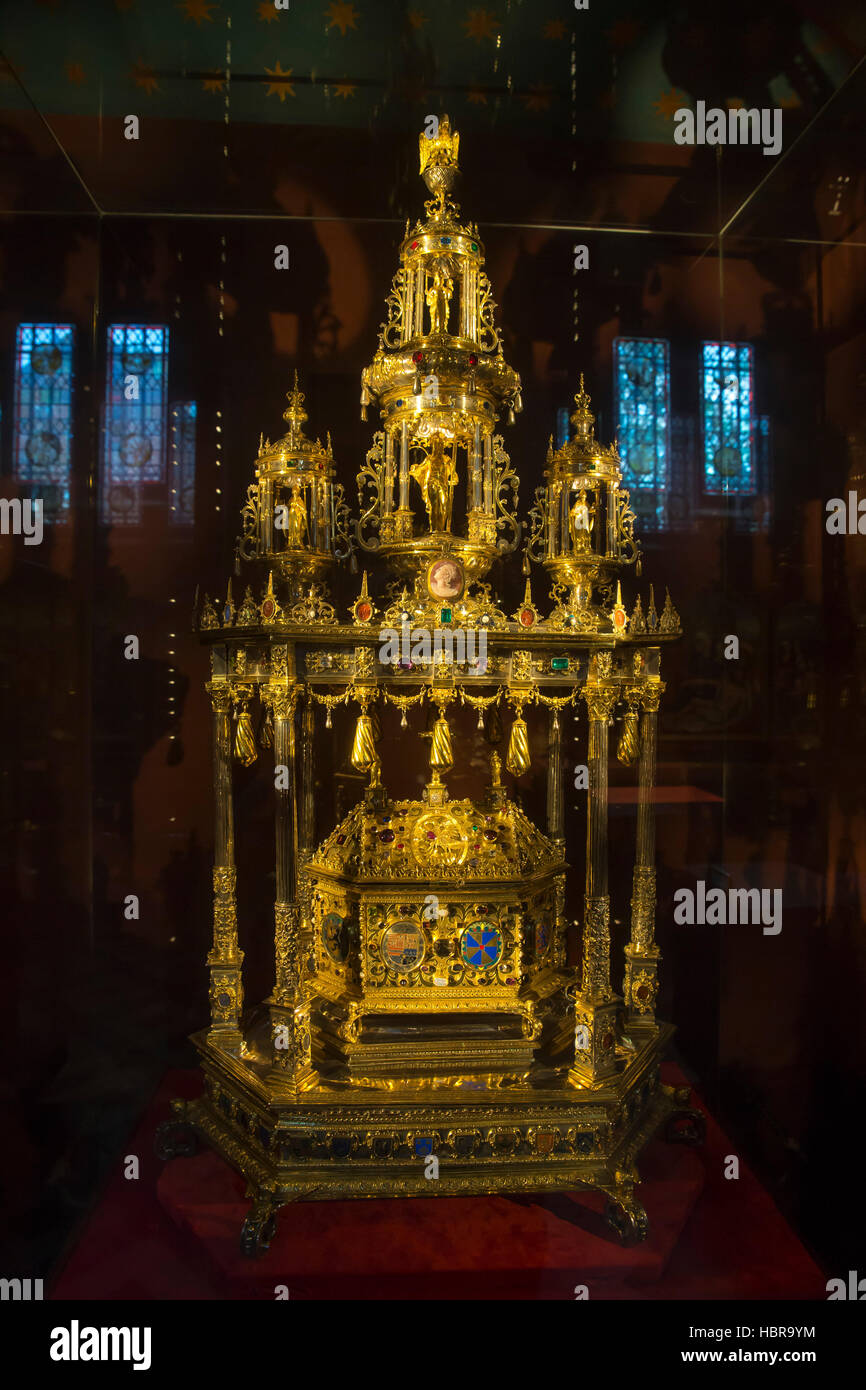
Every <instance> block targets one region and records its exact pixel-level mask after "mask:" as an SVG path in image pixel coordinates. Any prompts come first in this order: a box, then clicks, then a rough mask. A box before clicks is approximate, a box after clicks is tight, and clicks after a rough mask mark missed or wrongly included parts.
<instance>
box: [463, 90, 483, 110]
mask: <svg viewBox="0 0 866 1390" xmlns="http://www.w3.org/2000/svg"><path fill="white" fill-rule="evenodd" d="M466 100H467V101H471V102H472V105H473V106H486V105H487V93H486V92H478V91H472V92H467V94H466Z"/></svg>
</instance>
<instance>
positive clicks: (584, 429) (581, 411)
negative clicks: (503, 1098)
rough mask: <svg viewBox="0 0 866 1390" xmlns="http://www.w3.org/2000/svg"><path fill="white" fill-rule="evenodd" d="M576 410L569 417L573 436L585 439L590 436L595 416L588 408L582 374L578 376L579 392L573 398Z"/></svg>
mask: <svg viewBox="0 0 866 1390" xmlns="http://www.w3.org/2000/svg"><path fill="white" fill-rule="evenodd" d="M574 403H575V405H576V406H577V409H576V410H575V411H574V412H573V413H572V415H571V423H572V424H573V425H574V430H575V434H577V435H582V436H583V437H584V438H586V437H587V436H588V435H590V436H591V435H592V426H593V422H594V420H595V416H594V415H593V413H592V411H591V410H590V408H589V405H590V397H589V393H588V392H587V391H586V390H585V388H584V385H583V372H581V374H580V390H579V391H578V392H577V395H576V396H575V398H574Z"/></svg>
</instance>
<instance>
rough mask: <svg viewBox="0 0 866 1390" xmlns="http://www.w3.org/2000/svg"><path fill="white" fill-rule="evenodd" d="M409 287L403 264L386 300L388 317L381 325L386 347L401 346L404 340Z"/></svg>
mask: <svg viewBox="0 0 866 1390" xmlns="http://www.w3.org/2000/svg"><path fill="white" fill-rule="evenodd" d="M407 287H408V282H407V275H406V271H405V269H404V268H403V267H402V266H401V267H400V269H399V270H398V271H397V273H396V275H395V276H394V279H393V281H392V282H391V289H390V291H389V293H388V297H387V299H386V300H385V308H386V311H387V318H386V319H385V322H384V323H381V324H380V325H379V327H380V329H381V331H382V338H381V340H382V342H383V343H384V345H385V347H386V348H396V347H399V346H400V344H401V343H402V342H403V338H404V335H405V328H406V290H407Z"/></svg>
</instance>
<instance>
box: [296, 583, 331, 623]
mask: <svg viewBox="0 0 866 1390" xmlns="http://www.w3.org/2000/svg"><path fill="white" fill-rule="evenodd" d="M289 621H290V622H293V623H297V624H298V625H299V626H301V627H305V626H307V625H308V624H309V623H335V622H336V621H337V615H336V613H335V611H334V605H333V604H332V603H328V601H327V599H326V598H325V591H324V589H323V588H322V585H321V584H311V585H310V586H309V588H308V589H307V590H306V591H305V593H304V595H303V597H302V598H300V599H299V600H298V602H297V603H295V604H293V605H292V607H291V608H290V609H289Z"/></svg>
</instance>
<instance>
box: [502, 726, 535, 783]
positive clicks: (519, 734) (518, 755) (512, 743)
mask: <svg viewBox="0 0 866 1390" xmlns="http://www.w3.org/2000/svg"><path fill="white" fill-rule="evenodd" d="M529 763H530V757H529V731H528V730H527V727H526V720H525V719H523V718H521V716H520V715H518V717H517V718H516V719H515V721H514V723H513V724H512V726H511V737H510V738H509V740H508V756H507V758H506V759H505V766H506V767H507V768H508V771H509V772H510V773H512V774H513V776H515V777H522V776H523V774H524V772H527V771H528V769H529Z"/></svg>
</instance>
